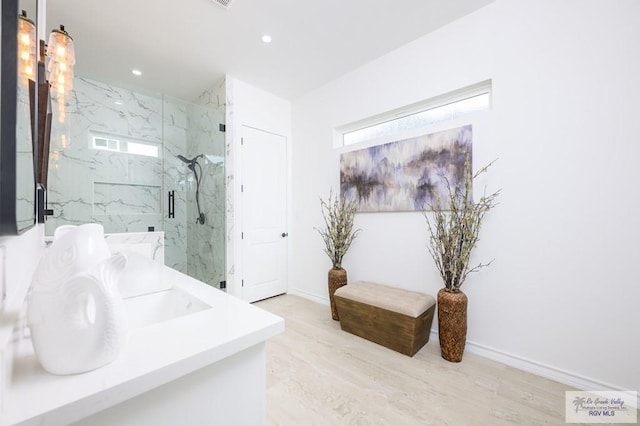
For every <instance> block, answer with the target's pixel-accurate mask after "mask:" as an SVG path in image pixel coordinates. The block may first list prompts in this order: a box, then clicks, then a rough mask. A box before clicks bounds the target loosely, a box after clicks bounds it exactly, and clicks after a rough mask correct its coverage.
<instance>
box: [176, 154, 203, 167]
mask: <svg viewBox="0 0 640 426" xmlns="http://www.w3.org/2000/svg"><path fill="white" fill-rule="evenodd" d="M200 157H202V154H198V155H196V156H195V157H193V158H192V159H191V160H189V159H187V157H185V156H183V155H176V158H178V160H180V161H182V162H183V163H184V164H187V165H189V166H193V163H195V162H196V161H198V158H200Z"/></svg>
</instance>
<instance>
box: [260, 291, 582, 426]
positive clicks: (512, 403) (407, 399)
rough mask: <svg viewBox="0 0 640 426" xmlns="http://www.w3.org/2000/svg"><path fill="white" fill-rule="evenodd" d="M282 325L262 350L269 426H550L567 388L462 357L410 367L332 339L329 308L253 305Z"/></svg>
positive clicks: (424, 355)
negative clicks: (265, 363) (455, 360)
mask: <svg viewBox="0 0 640 426" xmlns="http://www.w3.org/2000/svg"><path fill="white" fill-rule="evenodd" d="M256 306H259V307H261V308H263V309H265V310H267V311H270V312H273V313H274V314H276V315H279V316H281V317H283V318H284V319H285V332H284V333H283V334H280V335H278V336H276V337H274V338H271V339H269V340H268V341H267V349H266V352H267V423H268V424H269V425H283V426H289V425H292V426H298V425H305V426H306V425H394V426H395V425H402V426H404V425H501V424H528V425H557V424H564V410H565V408H564V398H565V396H564V392H565V390H572V388H571V387H569V386H565V385H562V384H560V383H557V382H554V381H551V380H548V379H545V378H542V377H539V376H536V375H533V374H529V373H526V372H523V371H520V370H517V369H514V368H511V367H508V366H506V365H504V364H500V363H498V362H495V361H491V360H488V359H486V358H483V357H480V356H477V355H474V354H470V353H468V352H467V353H465V355H464V359H463V361H462V362H461V363H450V362H447V361H445V360H444V359H442V358H441V357H440V352H439V351H440V349H439V345H438V342H437V341H429V342H428V343H427V344H426V346H425V347H423V348H422V349H421V350H420V351H419V352H418V353H417V354H416V355H415V356H414V357H413V358H410V357H407V356H405V355H402V354H399V353H397V352H394V351H392V350H389V349H387V348H385V347H382V346H379V345H376V344H375V343H371V342H369V341H367V340H365V339H361V338H360V337H357V336H354V335H352V334H349V333H346V332H343V331H342V330H340V324H339V323H338V322H336V321H333V320H332V319H331V312H330V309H329V307H328V306H325V305H321V304H318V303H315V302H312V301H310V300H307V299H303V298H300V297H297V296H292V295H284V296H278V297H275V298H272V299H267V300H263V301H261V302H257V303H256Z"/></svg>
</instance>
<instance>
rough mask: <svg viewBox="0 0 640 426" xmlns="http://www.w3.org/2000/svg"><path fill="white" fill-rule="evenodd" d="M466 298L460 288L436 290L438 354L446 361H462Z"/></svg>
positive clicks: (464, 340) (465, 339)
mask: <svg viewBox="0 0 640 426" xmlns="http://www.w3.org/2000/svg"><path fill="white" fill-rule="evenodd" d="M467 300H468V299H467V295H466V294H464V293H463V292H461V291H460V290H458V291H456V292H452V291H446V290H445V289H444V288H443V289H440V291H438V334H439V337H440V354H441V355H442V358H444V359H446V360H447V361H451V362H460V361H462V354H463V353H464V346H465V343H466V341H467Z"/></svg>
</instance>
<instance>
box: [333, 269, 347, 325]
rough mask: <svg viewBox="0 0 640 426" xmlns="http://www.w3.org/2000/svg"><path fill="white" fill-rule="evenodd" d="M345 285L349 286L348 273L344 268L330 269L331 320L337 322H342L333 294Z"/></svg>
mask: <svg viewBox="0 0 640 426" xmlns="http://www.w3.org/2000/svg"><path fill="white" fill-rule="evenodd" d="M344 285H347V271H345V270H344V269H343V268H339V269H334V268H331V269H329V301H330V302H331V318H333V319H334V320H335V321H338V320H340V317H338V308H337V307H336V301H335V299H334V298H333V293H335V292H336V290H337V289H339V288H340V287H342V286H344Z"/></svg>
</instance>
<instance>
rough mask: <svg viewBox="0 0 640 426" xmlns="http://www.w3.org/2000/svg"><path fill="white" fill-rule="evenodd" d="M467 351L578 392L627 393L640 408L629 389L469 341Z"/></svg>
mask: <svg viewBox="0 0 640 426" xmlns="http://www.w3.org/2000/svg"><path fill="white" fill-rule="evenodd" d="M431 339H433V340H432V341H435V342H438V332H437V331H436V330H431V335H430V337H429V340H431ZM465 350H466V351H468V352H470V353H472V354H475V355H479V356H481V357H483V358H487V359H490V360H492V361H496V362H499V363H501V364H505V365H508V366H510V367H513V368H517V369H518V370H523V371H526V372H528V373H532V374H535V375H537V376H541V377H544V378H547V379H550V380H553V381H556V382H558V383H562V384H565V385H568V386H571V387H574V388H576V389H578V390H584V391H592V390H599V391H616V392H622V393H625V394H626V395H627V396H629V397H628V398H626V400H627V401H635V405H633V403H631V402H630V403H629V404H630V405H632V406H633V408H636V409H637V408H638V398H637V397H632V396H631V393H630V391H629V389H620V388H618V387H616V386H614V385H611V384H609V383H604V382H600V381H598V380H594V379H591V378H589V377H584V376H581V375H579V374H575V373H572V372H570V371H566V370H563V369H560V368H557V367H553V366H550V365H547V364H544V363H541V362H538V361H533V360H531V359H528V358H524V357H520V356H517V355H513V354H509V353H507V352H503V351H500V350H498V349H494V348H491V347H489V346H485V345H482V344H480V343H476V342H472V341H469V340H467V344H466V347H465Z"/></svg>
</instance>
